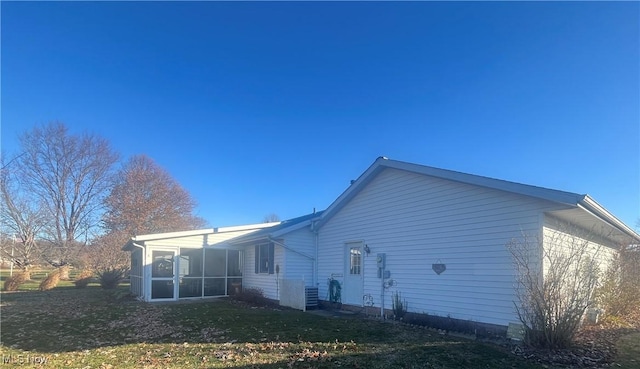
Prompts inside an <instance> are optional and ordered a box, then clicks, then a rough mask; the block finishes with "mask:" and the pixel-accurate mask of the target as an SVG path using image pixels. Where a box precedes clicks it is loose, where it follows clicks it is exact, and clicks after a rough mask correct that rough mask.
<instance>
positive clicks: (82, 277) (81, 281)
mask: <svg viewBox="0 0 640 369" xmlns="http://www.w3.org/2000/svg"><path fill="white" fill-rule="evenodd" d="M91 277H93V273H91V271H90V270H88V269H85V270H83V271H82V272H81V273H80V274H78V276H77V277H76V280H75V281H74V282H73V283H74V284H75V285H76V288H85V287H87V285H88V284H89V282H91Z"/></svg>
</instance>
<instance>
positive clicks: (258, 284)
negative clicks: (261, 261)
mask: <svg viewBox="0 0 640 369" xmlns="http://www.w3.org/2000/svg"><path fill="white" fill-rule="evenodd" d="M273 251H274V268H275V266H277V265H279V266H280V273H279V274H277V273H275V272H274V273H273V274H266V273H264V274H260V273H258V274H256V271H255V265H256V264H255V260H256V252H255V247H253V246H249V247H246V248H245V253H244V255H245V259H244V260H245V263H244V271H243V273H242V286H243V288H259V289H261V290H262V292H263V293H264V296H265V297H267V298H270V299H273V300H278V299H279V298H278V292H279V286H278V283H279V282H278V278H282V266H283V261H284V249H283V248H282V247H281V246H279V245H277V244H276V245H275V246H274V250H273Z"/></svg>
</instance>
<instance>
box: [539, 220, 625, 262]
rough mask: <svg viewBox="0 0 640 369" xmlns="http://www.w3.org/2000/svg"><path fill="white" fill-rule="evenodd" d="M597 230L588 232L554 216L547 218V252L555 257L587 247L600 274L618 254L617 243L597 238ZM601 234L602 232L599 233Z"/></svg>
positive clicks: (545, 238) (545, 225) (545, 224)
mask: <svg viewBox="0 0 640 369" xmlns="http://www.w3.org/2000/svg"><path fill="white" fill-rule="evenodd" d="M595 231H596V230H586V229H582V228H579V227H576V226H573V225H569V224H567V223H566V222H563V221H561V220H558V219H557V218H555V217H552V216H549V215H547V216H545V219H544V230H543V235H544V247H545V250H546V252H548V253H549V254H551V255H553V253H554V252H561V253H565V254H569V253H570V252H571V249H572V248H578V249H580V248H581V247H583V245H585V250H586V252H587V254H588V256H589V257H591V258H596V259H597V260H598V263H597V266H598V268H599V269H600V272H603V273H604V271H606V270H607V268H608V267H609V264H610V263H611V261H612V260H613V257H614V255H615V254H616V253H617V252H618V251H617V247H618V246H619V245H617V244H616V243H615V241H612V240H607V239H605V238H603V237H600V236H596V234H597V233H596V232H595ZM598 233H600V232H598ZM548 264H549V263H548V262H547V261H546V260H545V263H544V264H543V265H544V273H545V274H546V273H547V269H548Z"/></svg>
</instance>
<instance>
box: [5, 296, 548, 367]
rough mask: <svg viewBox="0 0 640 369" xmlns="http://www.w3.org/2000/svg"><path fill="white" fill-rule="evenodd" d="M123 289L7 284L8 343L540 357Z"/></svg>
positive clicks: (444, 362) (474, 360)
mask: <svg viewBox="0 0 640 369" xmlns="http://www.w3.org/2000/svg"><path fill="white" fill-rule="evenodd" d="M126 289H127V287H126V286H125V287H121V288H119V289H118V290H116V291H113V292H111V291H105V290H102V289H100V287H97V286H90V287H88V288H86V289H76V288H74V287H59V288H56V289H54V290H51V291H48V292H39V291H23V292H16V293H3V294H2V296H1V300H2V312H3V313H2V317H1V319H2V321H1V322H2V332H3V334H2V346H4V347H7V348H10V349H13V350H23V351H29V352H41V353H60V354H64V353H72V352H75V353H78V352H85V351H87V350H92V351H91V352H92V353H93V352H95V353H96V355H99V352H100V351H104V350H102V349H105V350H106V349H108V350H120V351H119V352H121V353H120V355H122V356H124V357H137V358H140V357H142V358H143V359H137V360H149V361H150V363H155V362H157V363H159V364H158V365H159V366H160V367H162V365H163V363H164V361H163V360H168V358H167V357H166V355H167V352H170V353H171V352H172V353H173V354H172V355H173V356H172V357H170V358H169V359H172V358H175V357H180V358H184V359H187V358H192V357H194V356H197V355H198V354H201V352H204V353H205V354H202V355H203V357H205V356H206V357H208V358H209V360H211V363H215V365H213V366H212V368H213V367H237V368H255V367H260V368H280V367H287V366H289V367H309V366H312V367H327V368H330V367H335V366H347V367H368V368H369V367H398V368H400V367H402V368H405V367H423V368H428V367H451V368H455V367H478V365H479V366H481V367H489V368H508V367H531V368H536V367H537V366H528V364H526V363H524V362H523V361H521V360H520V359H518V358H516V357H514V356H512V355H510V354H508V353H507V352H506V351H505V350H504V349H503V348H501V347H498V346H493V345H487V344H482V343H479V342H475V341H469V340H465V339H460V338H453V337H447V336H442V335H439V334H437V333H434V332H432V331H428V330H424V329H418V328H412V327H407V326H404V325H398V324H393V323H381V322H379V321H375V320H369V319H362V318H361V317H357V316H344V317H323V316H318V315H314V314H309V313H303V312H300V311H296V310H288V309H272V308H248V307H246V306H242V305H239V304H236V303H233V302H231V301H228V300H227V299H209V300H196V301H193V300H192V301H190V302H185V303H182V302H180V303H170V304H149V303H143V302H139V301H135V300H127V301H123V300H119V299H118V296H120V295H121V294H122V292H123V291H126ZM255 360H257V361H255ZM137 364H144V362H142V363H140V362H138V363H137ZM201 364H206V363H201ZM383 364H384V365H383ZM476 364H478V365H476Z"/></svg>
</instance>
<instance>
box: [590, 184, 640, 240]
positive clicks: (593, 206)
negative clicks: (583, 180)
mask: <svg viewBox="0 0 640 369" xmlns="http://www.w3.org/2000/svg"><path fill="white" fill-rule="evenodd" d="M578 205H579V206H581V207H582V208H584V209H585V210H587V211H589V212H591V213H592V214H594V215H595V216H597V217H598V218H600V219H602V220H604V221H606V222H607V223H609V224H610V225H612V226H613V227H615V228H616V229H618V230H619V231H621V232H623V233H625V234H626V235H627V236H629V237H631V238H632V239H633V240H634V241H636V242H640V234H638V233H636V232H635V231H634V230H633V229H631V228H629V227H628V226H627V225H626V224H624V223H623V222H622V221H621V220H620V219H618V218H616V217H615V216H614V215H613V214H611V213H610V212H608V211H607V210H606V209H605V208H604V207H602V205H600V204H598V203H597V202H596V201H595V200H594V199H592V198H591V197H589V195H585V196H584V197H583V198H582V199H581V200H580V201H579V202H578Z"/></svg>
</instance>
